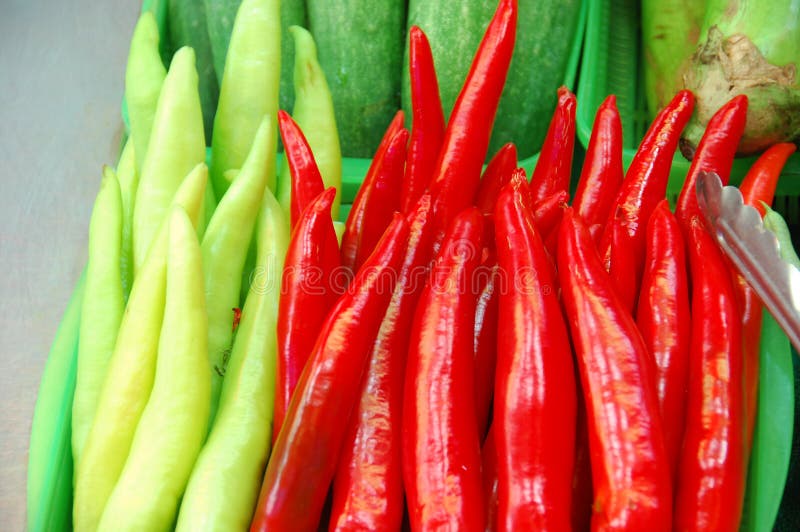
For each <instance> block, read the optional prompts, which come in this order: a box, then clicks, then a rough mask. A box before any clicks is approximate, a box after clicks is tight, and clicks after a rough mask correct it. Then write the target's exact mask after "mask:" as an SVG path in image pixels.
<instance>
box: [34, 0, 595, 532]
mask: <svg viewBox="0 0 800 532" xmlns="http://www.w3.org/2000/svg"><path fill="white" fill-rule="evenodd" d="M151 5H155V6H156V7H155V9H154V10H155V12H156V20H157V21H158V24H159V28H160V29H161V31H162V33H163V31H164V28H165V26H166V18H167V17H166V2H164V1H163V0H144V2H143V3H142V10H146V9H149V8H150V7H151ZM588 12H589V6H588V2H586V1H585V2H583V4H582V6H581V11H580V14H579V17H580V18H579V20H578V24H577V28H576V32H575V37H574V39H573V42H572V47H571V51H570V57H569V62H568V64H567V69H566V71H565V75H564V79H563V84H564V85H565V86H567V87H568V88H570V89H572V90H574V89H575V82H576V80H577V75H578V66H579V63H580V60H581V50H582V47H583V33H584V28H585V25H586V20H587V16H588ZM162 37H163V35H162ZM164 41H165V39H163V38H162V42H164ZM122 118H123V122H125V123H126V125H127V109H126V106H125V102H124V99H123V102H122ZM537 160H538V154H535V155H533V156H531V157H529V158H527V159H524V160H522V161H520V162H519V165H520V166H522V167H524V168H526V169H527V170H528V171H531V170H532V168H533V167H534V165H535V164H536V161H537ZM579 161H580V150H579V149H576V164H577V163H579ZM371 162H372V161H371V159H355V158H344V159H343V161H342V209H341V211H340V218H341V219H342V220H344V219H345V218H346V216H347V213H348V212H349V209H350V203H352V201H353V199H354V198H355V195H356V193H357V192H358V188H359V186H361V182H362V181H363V179H364V176H365V175H366V173H367V170H368V169H369V166H370V163H371ZM578 168H579V165H578ZM82 294H83V277H81V280H80V281H79V282H78V284H77V285H76V288H75V290H74V292H73V295H72V298H71V300H70V302H69V305H68V307H67V309H66V311H65V313H64V317H63V319H62V322H61V324H60V326H59V329H58V332H57V333H56V337H55V339H54V341H53V344H52V347H51V350H50V354H49V355H48V359H47V363H46V365H45V369H44V373H43V375H42V380H41V384H40V387H39V395H38V397H37V401H36V407H35V411H34V418H33V425H32V430H31V443H30V449H29V459H28V490H27V491H28V493H27V498H28V504H27V509H28V530H30V531H37V532H39V531H47V532H49V531H61V530H71V528H72V475H73V471H72V448H71V417H72V396H73V392H74V389H75V374H76V370H77V367H76V363H77V347H78V345H77V344H78V330H79V326H80V304H81V298H82Z"/></svg>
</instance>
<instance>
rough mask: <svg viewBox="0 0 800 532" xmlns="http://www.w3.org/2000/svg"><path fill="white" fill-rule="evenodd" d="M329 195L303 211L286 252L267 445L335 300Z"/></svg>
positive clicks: (335, 264)
mask: <svg viewBox="0 0 800 532" xmlns="http://www.w3.org/2000/svg"><path fill="white" fill-rule="evenodd" d="M335 196H336V190H335V189H334V188H332V187H331V188H329V189H328V190H326V191H325V192H323V193H322V194H320V195H319V196H317V198H316V199H314V200H313V201H312V202H311V203H310V204H309V205H308V207H306V209H305V210H304V211H303V213H302V215H301V217H300V219H299V220H298V222H297V225H296V226H295V228H294V231H293V232H292V238H291V240H290V242H289V247H288V250H287V252H286V259H285V262H284V268H283V275H282V279H281V297H280V302H279V304H278V305H279V306H278V309H279V310H278V322H277V342H278V360H277V367H276V378H275V379H276V380H275V419H274V430H273V431H272V441H273V443H274V442H275V440H276V439H277V438H278V432H279V431H280V429H281V425H282V424H283V418H284V415H285V413H286V410H287V408H288V407H289V402H290V401H291V399H292V394H293V393H294V389H295V386H296V385H297V380H298V379H299V378H300V373H302V371H303V367H304V366H305V364H306V361H307V360H308V357H309V355H310V354H311V351H312V349H313V347H314V342H315V340H316V338H317V334H318V333H319V331H320V328H321V327H322V323H323V322H324V320H325V316H326V315H327V314H328V311H329V310H330V308H331V307H332V306H333V304H334V303H335V301H336V298H337V296H338V292H339V291H338V290H336V287H335V286H333V285H332V282H334V278H333V274H334V271H335V269H336V268H337V267H338V266H339V246H338V243H337V241H336V232H335V231H334V229H333V221H332V220H331V204H332V203H333V198H334V197H335Z"/></svg>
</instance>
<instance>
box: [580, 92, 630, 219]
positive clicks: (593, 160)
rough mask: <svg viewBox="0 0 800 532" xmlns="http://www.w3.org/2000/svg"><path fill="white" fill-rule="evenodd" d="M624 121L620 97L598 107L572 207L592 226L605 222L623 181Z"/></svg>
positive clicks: (611, 96)
mask: <svg viewBox="0 0 800 532" xmlns="http://www.w3.org/2000/svg"><path fill="white" fill-rule="evenodd" d="M622 176H623V171H622V122H621V121H620V118H619V111H618V110H617V98H616V96H614V95H613V94H612V95H610V96H608V97H607V98H606V99H605V101H604V102H603V103H602V104H601V105H600V107H599V108H598V109H597V114H596V115H595V118H594V126H593V127H592V136H591V137H589V147H588V148H586V158H585V159H584V162H583V170H581V177H580V179H579V180H578V187H577V189H576V190H575V199H574V200H573V202H572V207H573V208H574V209H575V213H576V214H577V215H578V216H580V217H581V218H582V219H583V220H584V222H585V223H586V225H588V226H589V227H591V226H593V225H596V224H604V223H605V222H606V220H608V215H609V213H610V212H611V206H612V205H613V204H614V200H615V199H616V197H617V193H618V192H619V187H620V185H621V184H622Z"/></svg>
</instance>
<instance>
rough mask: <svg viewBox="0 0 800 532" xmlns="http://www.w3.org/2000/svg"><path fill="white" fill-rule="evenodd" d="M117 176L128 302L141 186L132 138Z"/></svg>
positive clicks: (121, 262) (123, 282)
mask: <svg viewBox="0 0 800 532" xmlns="http://www.w3.org/2000/svg"><path fill="white" fill-rule="evenodd" d="M107 168H108V167H107ZM109 170H110V169H109ZM116 176H117V180H118V181H119V192H120V197H121V198H122V247H121V248H120V257H119V258H120V271H121V279H122V295H123V296H124V297H125V301H127V300H128V295H129V294H130V293H131V284H133V233H132V231H133V201H134V199H136V188H137V187H138V186H139V173H138V172H137V171H136V148H135V143H134V141H133V140H132V138H131V137H128V140H127V142H125V146H124V147H123V148H122V153H121V154H120V156H119V162H118V163H117V171H116Z"/></svg>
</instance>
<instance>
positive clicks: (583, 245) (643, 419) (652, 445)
mask: <svg viewBox="0 0 800 532" xmlns="http://www.w3.org/2000/svg"><path fill="white" fill-rule="evenodd" d="M558 273H559V280H560V284H561V290H562V297H563V301H564V307H565V310H566V315H567V319H568V322H569V325H570V330H571V332H572V340H573V344H574V346H575V351H576V354H577V358H578V369H579V372H580V379H581V386H582V389H583V395H584V401H585V404H586V411H587V418H588V430H589V447H590V452H591V461H592V481H593V484H594V505H593V509H594V513H593V515H592V529H593V530H671V521H672V504H671V503H672V488H671V483H670V474H669V464H668V461H667V454H666V449H665V446H664V436H663V432H662V429H661V419H660V415H659V412H658V398H657V395H656V391H655V386H654V383H653V382H652V376H651V373H650V371H649V368H648V366H647V360H646V359H647V356H648V355H647V348H646V346H645V344H644V341H643V340H642V337H641V335H640V334H639V331H638V330H637V328H636V324H635V323H634V321H633V318H632V317H631V315H630V312H628V311H627V309H626V308H625V307H624V306H623V303H622V301H621V300H620V299H619V297H618V296H617V294H616V292H615V291H614V288H613V285H612V283H611V280H610V279H609V276H608V274H607V273H606V271H605V269H604V268H603V266H602V263H601V262H600V257H599V255H598V254H597V253H596V251H595V250H594V246H593V245H592V239H591V235H590V234H589V231H588V229H587V228H586V226H585V225H584V224H583V222H582V221H581V220H580V219H579V218H577V217H576V216H575V215H574V213H573V211H572V209H571V208H568V209H566V211H565V212H564V219H563V220H562V222H561V228H560V243H559V246H558Z"/></svg>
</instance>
